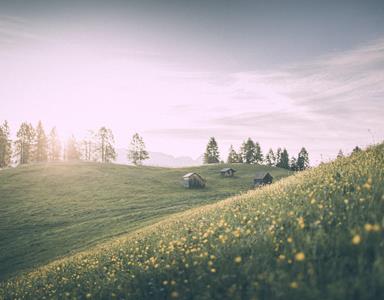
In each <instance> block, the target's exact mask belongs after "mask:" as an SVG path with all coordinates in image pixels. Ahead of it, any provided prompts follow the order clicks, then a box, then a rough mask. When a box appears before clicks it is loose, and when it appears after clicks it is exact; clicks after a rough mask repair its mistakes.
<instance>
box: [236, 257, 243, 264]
mask: <svg viewBox="0 0 384 300" xmlns="http://www.w3.org/2000/svg"><path fill="white" fill-rule="evenodd" d="M241 261H242V258H241V256H236V257H235V263H237V264H239V263H241Z"/></svg>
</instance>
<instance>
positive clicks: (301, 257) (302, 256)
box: [295, 252, 305, 261]
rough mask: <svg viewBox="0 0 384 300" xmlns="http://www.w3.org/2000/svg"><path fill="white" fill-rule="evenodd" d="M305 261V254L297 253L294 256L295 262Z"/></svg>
mask: <svg viewBox="0 0 384 300" xmlns="http://www.w3.org/2000/svg"><path fill="white" fill-rule="evenodd" d="M304 259H305V254H304V252H298V253H296V255H295V260H297V261H303V260H304Z"/></svg>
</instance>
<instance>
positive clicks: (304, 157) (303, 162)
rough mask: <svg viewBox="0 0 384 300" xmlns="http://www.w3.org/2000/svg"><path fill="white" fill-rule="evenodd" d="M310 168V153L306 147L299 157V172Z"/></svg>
mask: <svg viewBox="0 0 384 300" xmlns="http://www.w3.org/2000/svg"><path fill="white" fill-rule="evenodd" d="M308 168H309V156H308V151H307V149H305V148H304V147H303V148H301V150H300V152H299V154H298V155H297V170H298V171H302V170H305V169H308Z"/></svg>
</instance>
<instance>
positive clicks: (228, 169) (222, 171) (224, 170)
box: [220, 168, 236, 173]
mask: <svg viewBox="0 0 384 300" xmlns="http://www.w3.org/2000/svg"><path fill="white" fill-rule="evenodd" d="M230 170H232V172H236V170H235V169H232V168H224V169H221V170H220V172H221V173H225V172H228V171H230Z"/></svg>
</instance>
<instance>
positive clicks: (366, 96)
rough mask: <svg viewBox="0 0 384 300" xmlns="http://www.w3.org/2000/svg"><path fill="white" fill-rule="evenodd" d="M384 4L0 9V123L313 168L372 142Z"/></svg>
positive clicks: (383, 47) (49, 0)
mask: <svg viewBox="0 0 384 300" xmlns="http://www.w3.org/2000/svg"><path fill="white" fill-rule="evenodd" d="M383 115H384V1H382V0H378V1H369V0H364V1H363V0H361V1H353V0H348V1H347V0H346V1H337V0H329V1H328V0H327V1H326V0H323V1H310V0H305V1H304V0H302V1H289V0H285V1H283V0H282V1H273V0H265V1H259V0H255V1H251V0H232V1H229V0H220V1H219V0H194V1H187V0H184V1H183V0H147V1H146V0H133V1H129V0H126V1H113V0H111V1H95V0H93V1H53V0H45V1H44V0H40V1H39V0H37V1H32V0H29V1H17V0H12V1H0V122H2V121H3V120H5V119H6V120H8V121H9V122H10V124H11V126H12V127H11V129H12V133H13V134H15V132H16V130H17V127H18V126H19V125H20V123H21V122H22V121H30V122H32V123H33V124H36V123H37V121H38V120H42V121H43V124H44V125H45V127H47V128H50V127H52V126H54V125H56V126H57V128H58V131H59V134H60V135H61V136H62V137H63V138H66V137H67V136H68V135H70V134H71V133H74V134H75V135H76V136H77V137H81V136H83V135H84V134H85V132H86V131H87V129H95V128H98V127H100V126H102V125H105V126H107V127H109V128H111V129H112V130H113V132H114V134H115V139H116V145H117V146H118V147H127V145H128V143H129V141H130V138H131V136H132V134H133V133H134V132H136V131H138V132H139V133H140V134H142V135H143V137H144V140H145V142H146V144H147V147H148V148H149V150H152V151H162V152H165V153H169V154H173V155H189V156H191V157H197V156H199V155H200V154H202V153H203V152H204V148H205V145H206V142H207V140H208V138H209V137H210V136H215V137H216V138H217V140H218V142H219V147H220V150H221V152H222V154H223V158H224V159H225V158H226V153H227V150H228V147H229V145H230V144H234V146H235V148H238V147H239V146H240V144H241V142H242V141H243V140H244V139H246V138H247V137H248V136H249V137H251V138H253V139H254V140H256V141H259V142H260V144H261V146H262V148H263V150H264V151H266V150H268V148H269V147H273V148H277V147H278V146H285V147H287V149H288V151H289V152H290V154H295V155H296V154H297V152H298V150H299V149H300V147H301V146H302V145H303V146H306V147H307V149H308V150H309V153H310V155H311V158H312V162H313V163H317V162H318V161H319V160H320V157H321V155H322V157H323V159H324V160H326V159H328V158H330V157H334V156H335V155H336V154H337V152H338V149H340V148H341V149H343V150H344V151H345V152H349V151H350V150H351V149H352V148H353V147H354V146H355V145H360V146H364V145H367V144H370V143H372V142H373V141H376V142H377V141H380V140H383V139H384V130H383V128H384V117H383Z"/></svg>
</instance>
